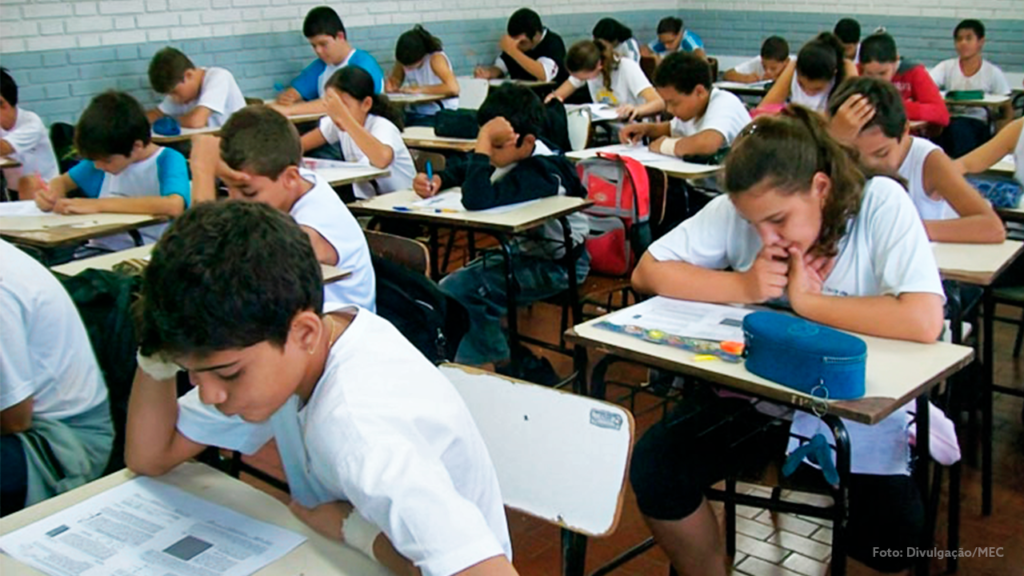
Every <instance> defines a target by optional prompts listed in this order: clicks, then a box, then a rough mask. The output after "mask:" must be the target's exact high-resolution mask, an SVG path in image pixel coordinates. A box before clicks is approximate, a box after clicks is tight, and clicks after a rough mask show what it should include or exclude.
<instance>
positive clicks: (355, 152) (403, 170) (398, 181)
mask: <svg viewBox="0 0 1024 576" xmlns="http://www.w3.org/2000/svg"><path fill="white" fill-rule="evenodd" d="M363 128H366V131H367V132H369V133H370V134H372V135H373V137H374V138H376V139H377V140H378V141H380V143H381V144H384V145H385V146H389V147H390V148H391V151H392V152H393V153H394V158H393V159H392V160H391V164H390V165H388V167H387V169H388V170H390V171H391V175H390V176H388V177H387V178H378V179H376V180H374V181H373V182H358V183H356V184H353V185H352V190H353V191H354V192H355V195H356V198H364V199H365V198H373V197H374V196H377V195H378V194H386V193H388V192H394V191H396V190H410V189H412V179H413V178H415V177H416V163H415V162H413V159H412V154H410V153H409V149H408V148H406V146H405V141H404V140H402V132H401V130H399V129H398V127H397V126H395V125H394V124H392V123H391V121H390V120H388V119H387V118H384V117H382V116H377V115H376V114H369V115H367V116H366V123H365V124H363ZM320 133H321V134H323V135H324V139H326V140H327V142H328V143H330V144H339V145H340V146H341V154H342V157H343V158H345V160H346V161H348V162H356V163H359V164H362V165H365V166H369V165H370V160H369V159H368V158H367V157H366V154H364V153H363V151H362V150H360V149H359V147H358V146H356V143H355V141H354V140H352V137H351V136H349V135H348V133H347V132H345V131H343V130H342V129H341V128H338V126H337V125H335V124H334V122H333V121H331V117H330V116H324V117H323V118H321V119H320ZM374 183H376V186H374Z"/></svg>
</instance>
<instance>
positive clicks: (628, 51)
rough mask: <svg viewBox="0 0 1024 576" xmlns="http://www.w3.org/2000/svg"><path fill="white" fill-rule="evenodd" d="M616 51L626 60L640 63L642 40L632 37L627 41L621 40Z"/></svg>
mask: <svg viewBox="0 0 1024 576" xmlns="http://www.w3.org/2000/svg"><path fill="white" fill-rule="evenodd" d="M615 53H616V54H618V55H619V56H621V57H622V58H623V59H625V60H632V61H633V62H636V63H637V64H639V63H640V42H639V41H637V39H636V38H630V39H629V40H626V41H625V42H619V45H618V46H616V47H615Z"/></svg>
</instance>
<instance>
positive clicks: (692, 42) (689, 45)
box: [648, 30, 704, 56]
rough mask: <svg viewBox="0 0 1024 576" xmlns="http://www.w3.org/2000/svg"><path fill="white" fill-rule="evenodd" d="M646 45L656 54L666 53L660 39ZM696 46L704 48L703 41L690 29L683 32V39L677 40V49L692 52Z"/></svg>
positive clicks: (666, 50)
mask: <svg viewBox="0 0 1024 576" xmlns="http://www.w3.org/2000/svg"><path fill="white" fill-rule="evenodd" d="M648 46H650V48H651V52H654V53H655V54H657V55H658V56H664V55H666V54H668V48H666V47H665V45H664V44H663V43H662V42H661V41H660V40H655V41H654V42H651V43H650V44H648ZM697 48H704V41H703V40H701V39H700V36H698V35H697V34H696V33H694V32H692V31H690V30H687V31H685V32H683V39H682V40H681V41H680V42H679V50H681V51H684V52H693V51H694V50H696V49H697Z"/></svg>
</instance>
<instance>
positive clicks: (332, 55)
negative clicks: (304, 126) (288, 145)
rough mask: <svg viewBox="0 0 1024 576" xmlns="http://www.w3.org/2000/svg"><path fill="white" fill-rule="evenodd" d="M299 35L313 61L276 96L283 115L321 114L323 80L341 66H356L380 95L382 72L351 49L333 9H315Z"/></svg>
mask: <svg viewBox="0 0 1024 576" xmlns="http://www.w3.org/2000/svg"><path fill="white" fill-rule="evenodd" d="M302 34H303V35H304V36H305V37H306V39H307V40H309V44H310V46H312V47H313V52H315V53H316V57H317V59H316V60H314V61H313V62H312V63H311V64H310V65H309V66H306V68H305V69H304V70H303V71H302V72H301V73H299V75H298V76H296V77H295V79H294V80H292V82H291V86H289V87H288V88H287V89H286V90H284V91H283V92H281V93H280V94H278V95H277V105H278V107H279V109H280V110H281V112H283V113H284V114H285V115H295V114H307V113H316V112H323V106H324V104H323V102H322V101H321V100H320V99H321V98H323V95H324V86H325V85H326V84H327V79H328V78H330V77H331V76H333V75H334V73H335V72H336V71H337V70H339V69H340V68H343V67H345V66H358V67H359V68H362V69H363V70H366V72H368V73H369V74H370V76H371V77H372V78H373V86H374V92H376V93H378V94H379V93H380V92H383V91H384V71H383V70H382V69H381V67H380V64H377V60H375V59H374V57H373V56H371V55H370V53H369V52H366V51H364V50H359V49H356V48H354V47H353V46H352V45H351V44H349V41H348V34H347V33H346V32H345V25H344V24H343V23H342V22H341V18H340V17H339V16H338V13H337V12H335V11H334V9H332V8H330V7H328V6H318V7H316V8H313V9H312V10H310V11H309V13H308V14H306V19H305V21H303V23H302Z"/></svg>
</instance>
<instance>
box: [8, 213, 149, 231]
mask: <svg viewBox="0 0 1024 576" xmlns="http://www.w3.org/2000/svg"><path fill="white" fill-rule="evenodd" d="M151 218H152V216H150V215H147V214H107V213H104V214H53V213H49V212H44V213H42V214H41V215H37V214H29V213H27V209H26V213H24V214H20V215H16V216H9V215H7V214H4V215H0V230H3V231H5V232H26V231H29V230H47V229H50V228H64V227H67V228H95V227H96V226H109V225H114V224H135V223H137V222H143V221H145V220H149V219H151Z"/></svg>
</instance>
